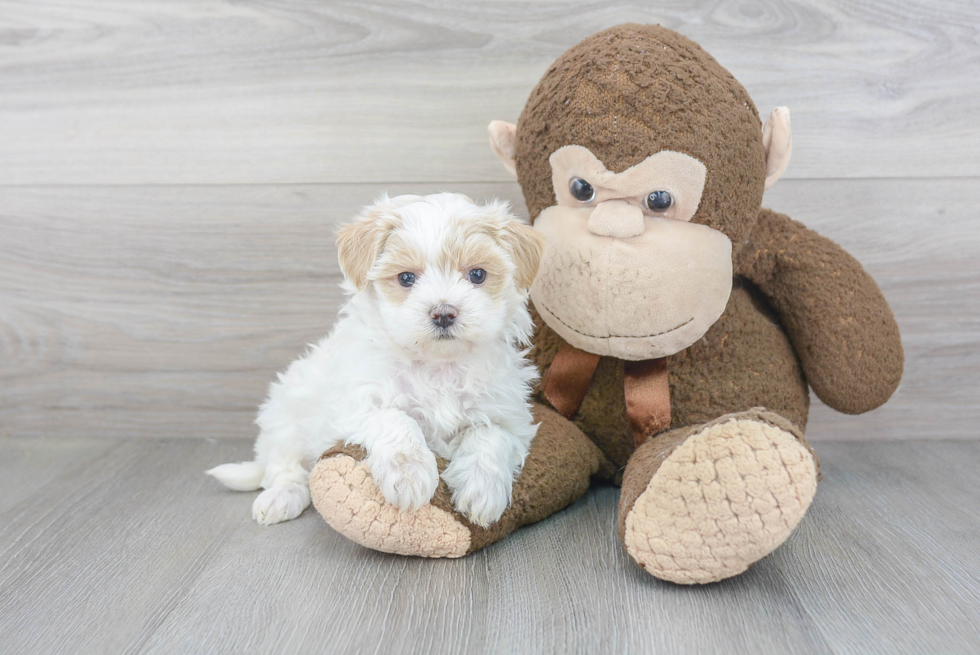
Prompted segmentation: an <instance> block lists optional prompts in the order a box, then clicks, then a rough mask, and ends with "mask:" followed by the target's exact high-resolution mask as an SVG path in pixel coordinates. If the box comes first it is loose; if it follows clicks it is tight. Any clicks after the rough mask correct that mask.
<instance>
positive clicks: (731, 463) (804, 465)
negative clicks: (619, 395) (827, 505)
mask: <svg viewBox="0 0 980 655" xmlns="http://www.w3.org/2000/svg"><path fill="white" fill-rule="evenodd" d="M816 490H817V467H816V463H815V461H814V458H813V456H812V455H811V454H810V451H809V450H808V449H807V448H806V447H805V446H804V445H803V444H802V443H801V442H800V441H799V440H798V439H797V438H796V437H795V436H794V435H793V434H791V433H790V432H787V431H785V430H782V429H780V428H778V427H776V426H774V425H771V424H770V423H768V422H763V421H760V420H752V419H741V420H740V419H737V418H733V419H730V420H727V421H724V422H718V423H715V424H711V425H708V426H707V427H706V428H704V429H703V430H702V431H701V432H699V433H696V434H694V435H692V436H690V437H689V438H688V439H687V440H686V441H685V442H684V443H683V444H682V445H680V446H679V447H678V448H677V449H676V450H675V451H674V452H673V453H672V454H671V455H670V456H669V457H668V458H667V459H666V460H664V461H663V463H662V464H661V465H660V467H659V468H658V469H657V471H656V473H655V474H654V475H653V477H652V478H651V480H650V482H649V484H648V485H647V487H646V490H645V491H644V492H643V493H642V494H641V495H640V496H639V497H638V498H637V499H636V502H635V503H634V504H633V507H632V509H631V510H630V512H629V514H628V515H627V517H626V525H625V532H624V535H623V537H624V541H625V544H626V550H627V552H628V553H629V555H630V556H631V557H632V558H633V559H634V560H635V561H636V562H637V563H638V564H639V565H640V566H641V567H643V568H644V569H645V570H646V571H647V572H648V573H650V574H652V575H654V576H655V577H658V578H661V579H664V580H669V581H671V582H677V583H681V584H696V583H702V584H703V583H708V582H715V581H718V580H723V579H725V578H728V577H731V576H733V575H737V574H739V573H741V572H743V571H745V570H746V569H747V568H748V567H749V566H750V565H751V564H752V563H754V562H756V561H757V560H759V559H761V558H763V557H765V556H766V555H768V554H769V553H771V552H772V551H773V550H775V549H776V548H777V547H778V546H779V545H780V544H782V543H783V541H785V540H786V538H787V537H789V535H790V533H791V532H793V529H794V528H795V527H796V525H797V524H798V523H799V522H800V519H802V518H803V515H804V514H805V513H806V511H807V508H808V507H809V506H810V502H811V501H812V500H813V496H814V494H815V493H816Z"/></svg>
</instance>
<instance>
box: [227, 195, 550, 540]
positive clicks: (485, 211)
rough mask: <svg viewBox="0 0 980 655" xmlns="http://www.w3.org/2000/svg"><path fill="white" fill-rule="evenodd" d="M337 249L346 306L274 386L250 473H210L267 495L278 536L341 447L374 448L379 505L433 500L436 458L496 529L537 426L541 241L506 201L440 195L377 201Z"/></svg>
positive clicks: (261, 518) (247, 466)
mask: <svg viewBox="0 0 980 655" xmlns="http://www.w3.org/2000/svg"><path fill="white" fill-rule="evenodd" d="M337 247H338V254H339V259H340V265H341V268H342V269H343V272H344V276H345V278H346V280H345V282H344V283H343V288H344V290H345V291H346V292H347V293H348V294H349V295H350V298H349V300H348V301H347V303H346V304H345V305H344V307H343V308H342V309H341V311H340V319H339V321H338V322H337V324H336V325H335V326H334V329H333V331H332V332H331V333H330V335H329V336H327V337H326V338H324V339H323V340H322V341H320V342H319V343H318V344H316V345H315V346H312V347H311V349H310V350H309V352H307V354H306V355H305V356H303V357H302V358H300V359H298V360H296V361H295V362H293V363H292V365H290V367H289V368H288V369H287V370H286V372H285V373H282V374H280V375H279V379H278V381H277V382H273V383H272V385H271V386H270V388H269V396H268V399H267V400H266V401H265V403H264V404H263V405H262V407H261V409H260V411H259V416H258V419H257V421H256V422H257V423H258V425H259V428H260V434H259V437H258V440H257V441H256V443H255V461H253V462H243V463H240V464H224V465H222V466H218V467H216V468H213V469H211V470H210V471H208V473H209V474H211V475H213V476H214V477H215V478H217V479H218V480H220V481H221V482H223V483H224V484H225V485H227V486H229V487H231V488H232V489H238V490H243V491H244V490H253V489H258V488H259V487H262V488H264V489H265V491H263V492H262V493H261V494H259V496H258V498H256V500H255V503H254V504H253V506H252V516H253V517H254V518H255V520H256V521H258V522H259V523H262V524H267V525H268V524H272V523H278V522H280V521H286V520H289V519H292V518H295V517H297V516H299V514H300V513H301V512H302V511H303V510H304V509H305V508H306V507H307V506H308V505H309V504H310V492H309V485H308V482H309V470H310V468H311V467H312V465H313V464H314V463H315V462H316V460H317V458H318V457H319V456H320V454H321V453H323V452H324V451H325V450H327V449H328V448H330V447H332V446H334V445H336V444H338V443H344V442H346V443H349V444H357V445H360V446H363V447H364V448H365V450H366V451H367V453H368V457H367V460H366V464H367V466H368V467H369V469H370V471H371V474H372V476H373V478H374V480H375V482H376V483H377V485H378V487H379V488H380V489H381V492H382V494H384V497H385V499H386V500H387V501H388V502H389V503H391V504H393V505H395V506H397V507H398V508H400V509H403V510H415V509H417V508H419V507H420V506H421V505H423V504H425V503H426V502H428V501H429V500H430V499H431V498H432V494H433V493H434V492H435V490H436V487H437V485H438V482H439V474H438V471H437V469H436V459H435V455H440V456H441V457H444V458H446V459H448V460H450V464H449V465H448V466H447V468H446V469H445V471H444V472H443V474H442V478H443V479H444V480H445V481H446V484H447V485H448V486H449V488H450V489H452V492H453V503H454V505H455V507H456V509H457V510H458V511H460V512H461V513H462V514H463V515H464V516H466V517H467V518H468V519H469V520H470V521H472V522H473V523H475V524H477V525H481V526H487V525H489V524H491V523H493V522H494V521H496V520H497V519H499V518H500V515H501V514H502V513H503V511H504V509H506V507H507V505H508V504H509V503H510V498H511V487H512V484H513V481H514V477H515V476H516V475H517V473H518V472H519V471H520V469H521V467H522V466H523V463H524V458H525V456H526V455H527V452H528V447H529V445H530V443H531V440H532V439H533V437H534V434H535V432H536V430H537V426H536V425H534V423H533V420H532V415H531V408H530V405H529V403H528V398H529V395H530V391H531V385H532V384H533V382H534V381H535V379H536V377H537V372H536V370H535V369H534V367H533V366H532V365H531V364H530V363H529V362H528V361H527V360H526V359H525V354H526V350H522V349H523V348H526V347H527V345H528V344H529V340H530V335H531V330H532V322H531V317H530V316H529V314H528V310H527V295H528V293H527V292H528V288H529V287H530V285H531V282H532V281H533V279H534V275H535V273H536V271H537V267H538V262H539V261H540V257H541V251H542V248H543V241H542V239H541V238H540V237H539V236H538V234H537V233H536V232H534V231H533V230H531V229H530V228H529V227H527V226H526V225H522V224H520V223H518V222H517V221H515V220H514V219H513V217H512V216H511V215H510V214H509V212H508V208H507V205H506V204H505V203H501V202H496V201H495V202H490V203H489V204H487V205H484V206H479V205H476V204H474V203H473V202H472V201H470V200H469V199H468V198H466V197H465V196H461V195H458V194H450V193H442V194H436V195H430V196H424V197H420V196H399V197H396V198H388V197H387V196H382V197H381V198H380V199H379V200H378V201H377V203H376V204H375V205H373V206H371V207H368V208H366V209H365V210H364V211H363V212H362V214H361V215H360V216H358V217H357V219H355V221H354V222H352V223H350V224H348V225H346V226H344V227H343V228H342V229H341V231H340V232H339V234H338V239H337ZM480 270H482V271H484V274H483V279H482V281H480V280H481V274H480V273H479V272H476V273H473V271H480ZM405 273H409V274H411V275H403V274H405ZM410 281H413V282H414V283H413V284H410V285H407V284H406V283H408V282H410Z"/></svg>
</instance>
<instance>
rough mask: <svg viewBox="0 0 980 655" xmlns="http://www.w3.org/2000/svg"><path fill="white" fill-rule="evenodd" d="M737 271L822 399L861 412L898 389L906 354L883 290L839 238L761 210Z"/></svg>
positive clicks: (850, 411)
mask: <svg viewBox="0 0 980 655" xmlns="http://www.w3.org/2000/svg"><path fill="white" fill-rule="evenodd" d="M743 253H744V255H743V257H742V258H741V260H740V262H739V263H738V268H737V270H736V274H737V275H739V276H742V277H745V278H748V279H749V280H751V281H752V282H754V283H755V284H756V285H758V286H759V289H760V290H761V291H762V292H763V293H764V294H765V295H766V296H768V297H769V299H770V301H771V302H772V305H773V307H774V308H775V309H776V311H778V312H779V315H780V318H781V319H782V323H783V326H784V327H785V328H786V332H787V334H788V335H789V338H790V341H792V343H793V347H794V349H795V350H796V353H797V355H799V358H800V362H801V363H802V365H803V371H804V373H805V374H806V377H807V381H808V382H809V383H810V386H811V387H812V388H813V390H814V391H815V392H816V394H817V396H819V397H820V399H821V400H822V401H824V402H825V403H827V404H828V405H830V406H831V407H833V408H834V409H836V410H837V411H840V412H845V413H847V414H860V413H861V412H867V411H869V410H872V409H874V408H875V407H878V406H879V405H882V404H883V403H884V402H885V401H886V400H888V398H889V397H890V396H891V395H892V393H893V392H894V391H895V389H896V387H898V383H899V380H900V379H901V377H902V367H903V365H904V359H905V358H904V355H903V352H902V341H901V337H900V336H899V333H898V325H897V324H896V323H895V317H894V316H893V315H892V312H891V309H889V307H888V303H887V302H886V301H885V298H884V296H882V294H881V290H880V289H879V288H878V285H877V284H875V281H874V280H873V279H871V276H870V275H868V274H867V273H866V272H865V270H864V269H863V268H862V267H861V264H859V263H858V262H857V260H855V259H854V258H853V257H851V256H850V255H849V254H848V253H847V252H846V251H845V250H844V249H843V248H841V247H840V246H838V245H837V244H836V243H834V242H833V241H831V240H830V239H827V238H825V237H822V236H820V235H819V234H817V233H816V232H813V231H812V230H808V229H807V228H806V227H804V226H803V225H801V224H800V223H797V222H796V221H793V220H791V219H790V218H789V217H787V216H784V215H782V214H777V213H775V212H773V211H770V210H768V209H763V210H762V211H761V212H760V214H759V222H758V223H757V224H756V226H755V227H754V228H753V230H752V233H751V235H750V236H749V243H748V244H747V245H746V248H745V249H744V250H743Z"/></svg>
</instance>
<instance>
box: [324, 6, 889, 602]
mask: <svg viewBox="0 0 980 655" xmlns="http://www.w3.org/2000/svg"><path fill="white" fill-rule="evenodd" d="M490 137H491V146H492V148H493V151H494V152H495V153H496V154H497V155H498V156H499V157H500V159H501V160H502V161H503V163H504V165H505V167H507V169H508V170H510V171H511V172H513V173H514V174H515V175H516V176H517V179H518V181H519V182H520V185H521V189H522V191H523V192H524V197H525V199H526V201H527V207H528V211H529V214H530V217H531V221H532V223H533V226H534V228H535V229H536V230H538V231H540V232H541V233H542V234H543V235H544V236H545V238H546V250H545V255H544V258H543V261H542V263H541V267H540V270H539V273H538V277H537V278H536V280H535V282H534V285H533V287H532V289H531V300H532V303H533V307H534V310H535V319H536V326H537V329H536V333H535V338H534V346H535V347H534V350H533V352H532V357H533V358H534V359H535V362H536V363H537V365H538V366H539V368H540V369H541V374H542V379H541V383H540V385H539V389H538V391H537V394H536V398H535V400H536V401H537V403H536V406H535V412H536V417H537V419H538V420H539V421H540V427H539V429H538V435H537V437H536V438H535V441H534V443H533V444H532V447H531V452H530V454H529V456H528V458H527V461H526V462H525V466H524V469H523V471H522V472H521V474H520V476H519V478H518V479H517V480H516V481H515V484H514V490H513V500H512V503H511V505H510V507H509V508H508V510H507V511H506V512H505V513H504V515H503V516H502V517H501V519H500V520H499V521H498V522H497V523H495V524H493V525H491V526H490V527H489V528H487V529H483V528H480V527H478V526H474V525H471V524H470V523H468V522H467V521H466V520H465V519H464V518H463V517H462V516H460V515H459V514H457V513H456V512H454V511H453V507H452V502H451V497H450V492H449V490H448V489H447V488H446V487H445V485H444V484H441V485H440V487H439V489H438V491H437V492H436V494H435V496H434V497H433V499H432V502H431V504H429V505H427V506H425V507H423V508H422V509H421V510H420V511H419V512H417V513H415V514H404V513H403V514H400V513H398V512H397V510H395V509H394V508H392V507H390V506H388V505H386V504H385V502H384V499H383V498H382V497H381V495H380V493H379V492H378V490H377V488H376V487H375V486H374V483H373V482H372V480H371V479H370V475H369V474H368V472H367V469H366V467H365V466H364V465H363V464H361V460H362V459H363V458H364V453H363V451H360V450H359V449H357V448H351V447H338V448H335V449H332V450H330V451H328V452H327V453H325V454H324V456H323V458H322V459H321V460H320V462H319V463H318V464H317V466H316V468H315V469H314V471H313V473H312V475H311V480H310V484H311V492H312V495H313V499H314V502H315V504H316V507H317V509H318V510H319V511H320V513H321V514H322V515H323V517H324V518H325V519H326V520H327V522H328V523H329V524H330V525H331V526H333V527H334V528H335V529H337V530H338V531H340V532H341V533H343V534H344V535H346V536H348V537H349V538H351V539H353V540H355V541H357V542H359V543H361V544H364V545H365V546H368V547H370V548H374V549H377V550H382V551H387V552H394V553H402V554H410V555H420V556H427V557H459V556H462V555H465V554H468V553H471V552H473V551H475V550H478V549H480V548H483V547H484V546H487V545H488V544H490V543H493V542H494V541H496V540H498V539H500V538H502V537H504V536H506V535H507V534H509V533H510V532H512V531H514V530H515V529H517V528H518V527H520V526H522V525H526V524H528V523H531V522H533V521H538V520H540V519H543V518H545V517H546V516H548V515H550V514H552V513H554V512H556V511H558V510H560V509H562V508H563V507H566V506H567V505H569V504H570V503H572V502H573V501H575V500H576V499H577V498H579V497H580V496H581V495H582V494H584V493H585V492H586V490H587V489H588V488H589V486H590V484H593V483H612V484H621V485H622V492H621V496H620V502H619V516H618V526H619V537H620V539H621V540H622V543H623V545H624V547H625V550H626V553H627V554H628V555H629V557H630V558H632V559H633V560H634V561H635V562H636V563H637V564H638V565H639V566H641V567H642V568H643V569H645V570H646V571H647V572H648V573H650V574H651V575H653V576H656V577H657V578H661V579H664V580H670V581H673V582H677V583H685V584H691V583H707V582H713V581H717V580H721V579H724V578H727V577H730V576H733V575H736V574H738V573H741V572H742V571H744V570H746V568H748V567H749V566H750V565H751V564H752V563H753V562H755V561H757V560H759V559H760V558H762V557H764V556H766V555H767V554H769V553H770V552H772V551H773V550H774V549H775V548H776V547H778V546H779V545H780V544H781V543H783V541H785V540H786V538H787V537H788V536H789V535H790V533H791V532H792V531H793V529H794V528H795V527H796V526H797V524H798V523H799V522H800V520H801V519H802V518H803V516H804V514H805V513H806V511H807V508H808V507H809V505H810V502H811V500H812V499H813V496H814V493H815V492H816V488H817V479H818V474H819V471H818V462H817V458H816V456H815V454H814V453H813V451H812V449H811V448H810V446H809V445H808V444H807V442H806V440H805V439H804V436H803V435H804V429H805V427H806V420H807V411H808V408H809V396H808V387H810V388H812V389H813V390H814V392H815V393H816V394H817V396H819V397H820V398H821V399H822V400H823V401H824V402H825V403H826V404H828V405H829V406H831V407H833V408H834V409H837V410H839V411H842V412H847V413H860V412H866V411H869V410H871V409H873V408H875V407H878V406H879V405H881V404H882V403H884V402H885V401H886V400H887V399H888V398H889V396H891V394H892V392H893V391H894V390H895V388H896V387H897V386H898V383H899V380H900V378H901V375H902V367H903V353H902V346H901V340H900V338H899V332H898V327H897V325H896V323H895V319H894V317H893V316H892V313H891V311H890V310H889V308H888V304H887V303H886V302H885V299H884V298H883V296H882V294H881V291H880V290H879V289H878V287H877V285H876V284H875V282H874V281H873V280H872V279H871V277H870V276H868V274H867V273H866V272H865V271H864V270H863V269H862V268H861V265H860V264H858V262H857V261H855V260H854V259H853V258H852V257H851V256H850V255H848V254H847V253H846V252H845V251H844V250H843V249H841V248H840V247H839V246H837V245H836V244H834V243H833V242H831V241H830V240H828V239H826V238H824V237H821V236H820V235H818V234H816V233H815V232H812V231H811V230H808V229H807V228H806V227H804V226H803V225H801V224H799V223H797V222H795V221H793V220H791V219H789V218H788V217H786V216H784V215H782V214H778V213H776V212H773V211H770V210H768V209H763V208H761V202H762V195H763V191H764V189H766V188H768V187H769V186H770V185H772V184H773V183H774V182H775V181H776V180H777V179H778V178H779V176H780V175H781V174H782V173H783V171H784V170H785V168H786V165H787V163H788V161H789V156H790V150H791V145H792V141H791V136H790V124H789V112H788V110H786V109H785V108H778V109H776V110H775V111H773V112H772V113H771V114H770V116H769V119H768V121H767V122H766V124H765V125H762V123H761V121H760V119H759V115H758V113H757V110H756V108H755V105H754V104H753V103H752V100H751V99H750V98H749V96H748V94H747V93H746V91H745V89H744V88H743V87H742V86H741V85H740V84H739V83H738V82H737V81H736V80H735V79H734V78H733V77H732V76H731V74H730V73H729V72H728V71H726V70H725V69H724V68H722V67H721V66H720V65H719V64H718V62H716V61H715V60H714V59H713V58H712V57H711V56H710V55H708V54H707V53H706V52H704V51H703V50H702V49H701V48H700V47H699V46H698V45H697V44H696V43H694V42H692V41H690V40H689V39H687V38H685V37H683V36H681V35H679V34H677V33H675V32H672V31H670V30H668V29H665V28H663V27H660V26H649V25H635V24H628V25H621V26H618V27H614V28H611V29H608V30H605V31H603V32H599V33H598V34H595V35H593V36H591V37H589V38H587V39H585V40H584V41H582V42H581V43H579V44H578V45H576V46H574V47H573V48H571V49H570V50H569V51H568V52H566V53H565V54H564V55H562V56H561V57H560V58H559V59H558V60H557V61H556V62H555V63H554V64H553V65H552V66H551V67H550V68H549V69H548V71H547V72H546V73H545V75H544V77H543V78H542V79H541V81H540V82H539V83H538V85H537V87H536V88H535V89H534V90H533V91H532V93H531V96H530V98H529V100H528V101H527V104H526V106H525V107H524V111H523V113H522V114H521V116H520V119H519V121H518V123H517V125H516V126H515V125H512V124H509V123H504V122H501V121H494V122H493V123H491V124H490ZM441 465H442V466H444V465H445V463H444V462H443V463H441Z"/></svg>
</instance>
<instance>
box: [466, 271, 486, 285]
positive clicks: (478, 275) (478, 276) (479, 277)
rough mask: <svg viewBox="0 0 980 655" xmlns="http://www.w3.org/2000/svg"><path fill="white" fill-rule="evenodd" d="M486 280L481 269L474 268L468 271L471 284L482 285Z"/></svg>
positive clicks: (484, 272)
mask: <svg viewBox="0 0 980 655" xmlns="http://www.w3.org/2000/svg"><path fill="white" fill-rule="evenodd" d="M486 279H487V272H486V271H485V270H483V269H482V268H474V269H473V270H472V271H470V282H472V283H473V284H483V282H484V281H485V280H486Z"/></svg>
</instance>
